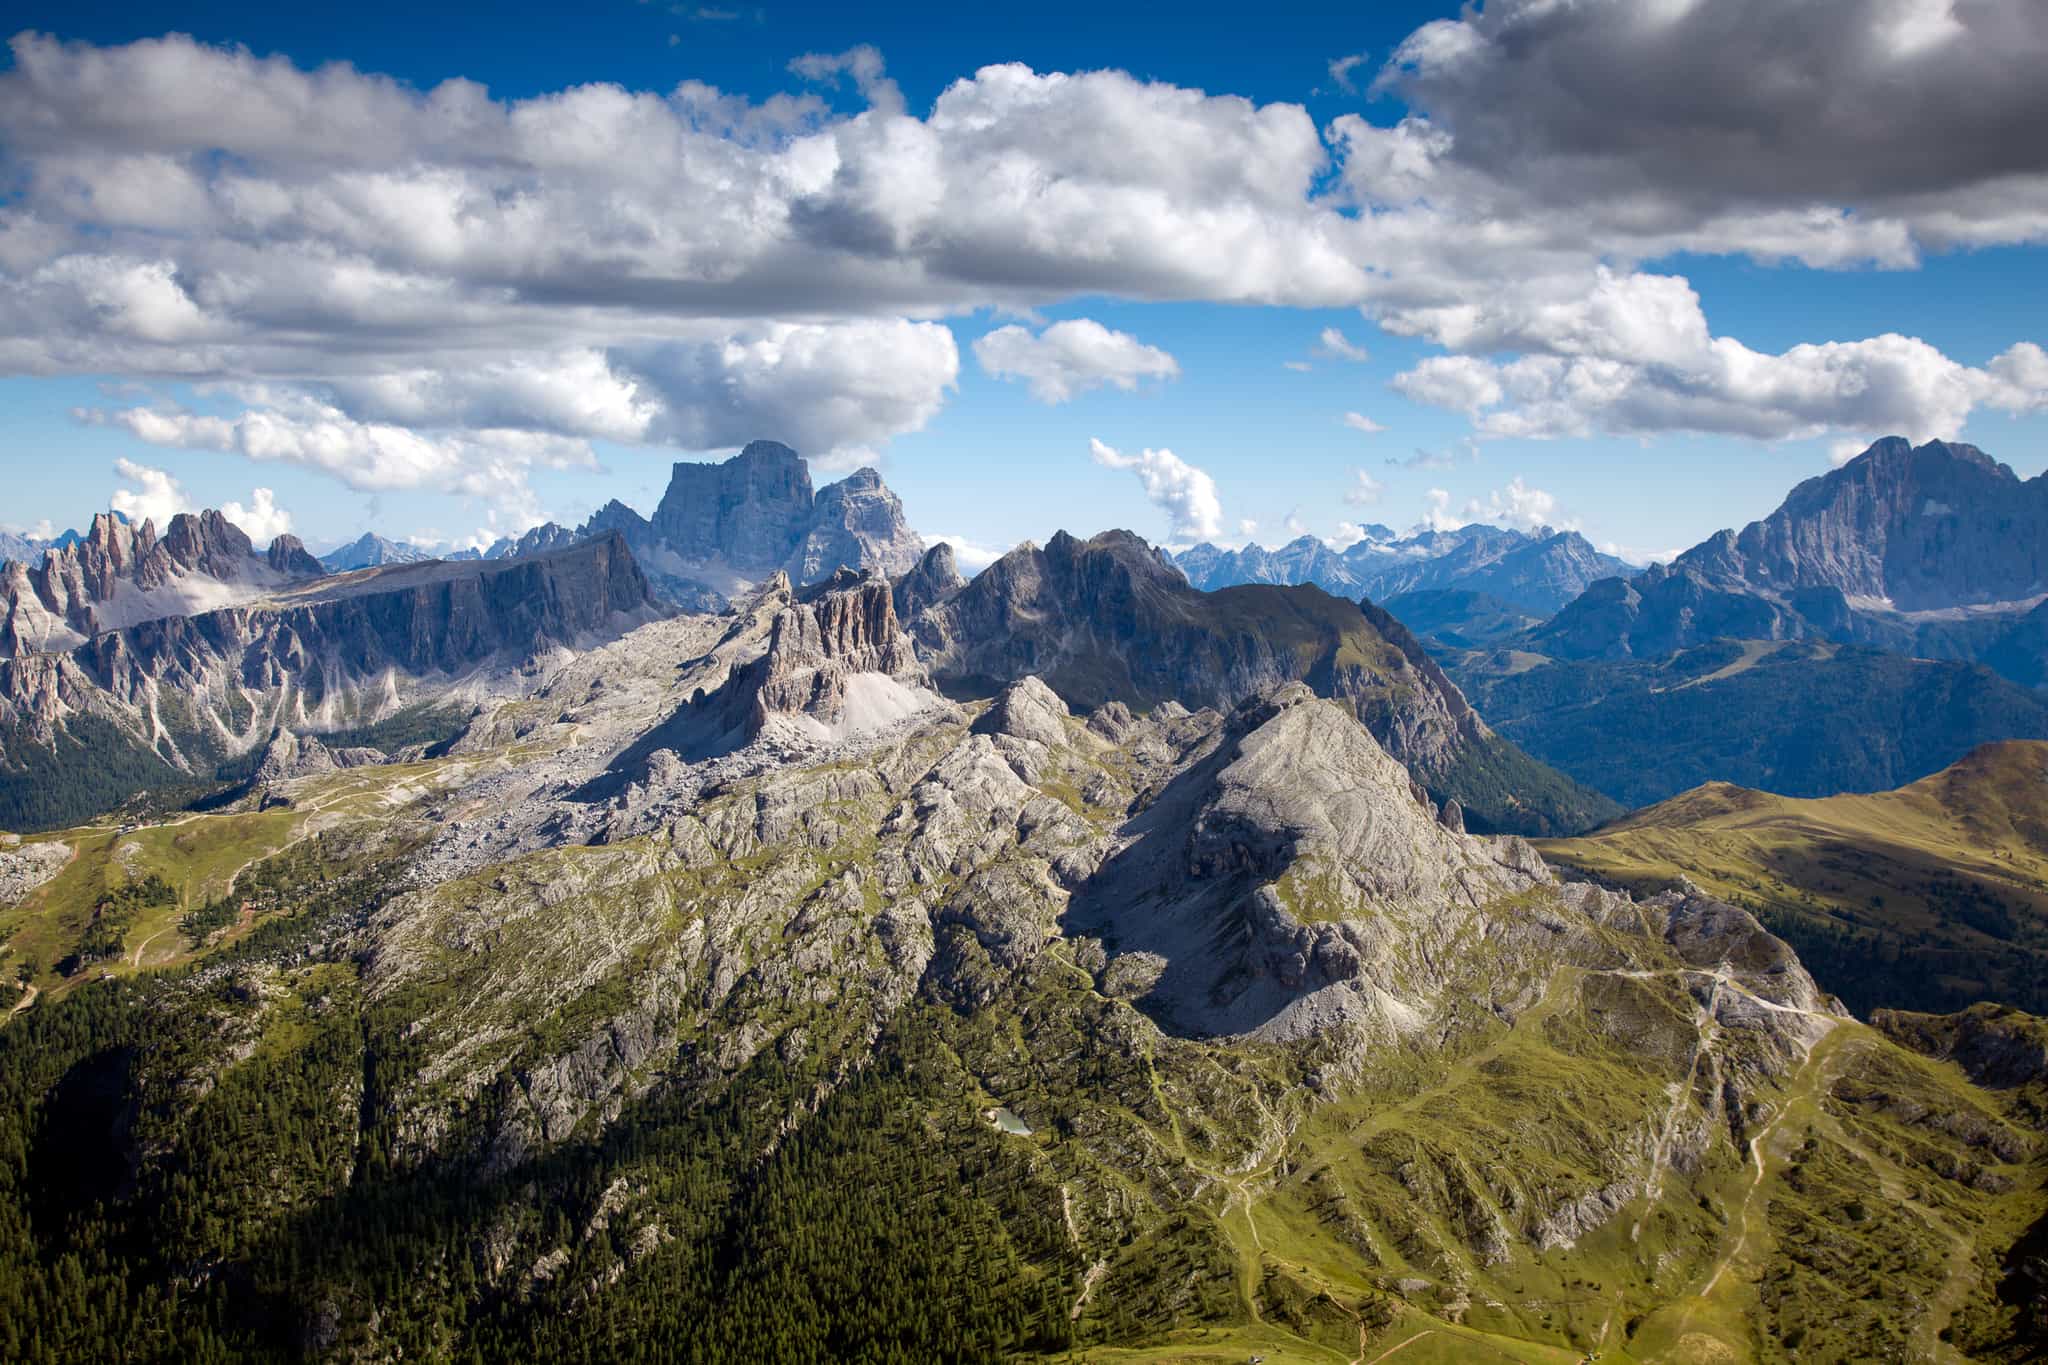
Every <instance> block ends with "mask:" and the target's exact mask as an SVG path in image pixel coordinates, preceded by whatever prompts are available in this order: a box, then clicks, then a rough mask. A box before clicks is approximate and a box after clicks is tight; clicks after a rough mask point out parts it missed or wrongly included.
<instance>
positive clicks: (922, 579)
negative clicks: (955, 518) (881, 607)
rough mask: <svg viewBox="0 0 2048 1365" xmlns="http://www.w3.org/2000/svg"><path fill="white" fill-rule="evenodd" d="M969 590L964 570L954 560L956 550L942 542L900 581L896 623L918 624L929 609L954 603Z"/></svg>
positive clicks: (898, 581)
mask: <svg viewBox="0 0 2048 1365" xmlns="http://www.w3.org/2000/svg"><path fill="white" fill-rule="evenodd" d="M966 586H967V580H966V579H965V578H962V577H961V576H960V566H959V564H958V562H957V561H956V560H955V559H954V557H953V547H952V546H951V545H949V544H947V543H946V542H945V541H943V540H942V541H940V542H939V543H938V544H936V545H934V546H932V547H931V549H929V550H926V551H925V552H924V558H922V559H920V560H918V561H917V564H916V565H915V566H914V567H913V568H911V569H910V571H909V572H907V573H905V574H904V575H903V576H902V577H900V578H898V579H897V580H896V583H895V587H894V589H893V591H894V592H895V595H896V619H898V620H899V621H906V622H907V621H911V620H914V619H916V617H917V614H918V613H919V612H921V611H923V610H924V609H925V608H927V607H936V606H939V605H941V604H942V603H946V602H950V601H952V600H953V598H954V596H955V595H956V594H958V593H959V591H960V589H962V588H964V587H966Z"/></svg>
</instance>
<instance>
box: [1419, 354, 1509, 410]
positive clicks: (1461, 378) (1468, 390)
mask: <svg viewBox="0 0 2048 1365" xmlns="http://www.w3.org/2000/svg"><path fill="white" fill-rule="evenodd" d="M1499 368H1500V367H1499V366H1497V365H1495V364H1494V363H1493V362H1491V361H1486V360H1481V359H1479V358H1478V357H1476V356H1468V355H1437V356H1430V357H1429V358H1428V359H1426V360H1424V361H1422V362H1420V363H1419V364H1417V365H1416V366H1415V367H1414V368H1413V369H1411V370H1404V371H1403V372H1401V373H1400V374H1397V375H1395V376H1394V378H1393V380H1392V384H1393V387H1394V390H1395V391H1396V392H1397V393H1400V394H1401V395H1402V396H1404V397H1406V398H1411V399H1413V400H1414V401H1416V402H1418V403H1426V404H1428V405H1429V406H1430V407H1433V408H1449V409H1450V410H1451V411H1453V412H1463V413H1469V414H1474V415H1476V414H1477V413H1478V412H1479V410H1480V409H1481V408H1488V407H1492V406H1493V405H1494V404H1496V403H1498V402H1500V401H1501V385H1500V378H1499Z"/></svg>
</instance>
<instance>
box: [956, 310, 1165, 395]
mask: <svg viewBox="0 0 2048 1365" xmlns="http://www.w3.org/2000/svg"><path fill="white" fill-rule="evenodd" d="M974 358H975V359H976V360H978V361H979V362H981V368H982V369H984V370H986V371H987V372H988V373H989V374H990V375H992V376H994V377H995V378H997V379H1022V380H1024V381H1025V382H1026V383H1028V384H1029V385H1030V388H1031V396H1032V397H1034V398H1036V399H1037V400H1038V401H1039V402H1041V403H1064V402H1066V401H1067V400H1068V399H1070V398H1073V397H1076V396H1077V395H1079V394H1082V393H1086V392H1087V391H1088V390H1090V389H1096V388H1101V387H1102V386H1103V385H1105V384H1107V385H1113V386H1114V387H1116V388H1119V389H1123V390H1125V391H1126V392H1128V391H1130V390H1132V389H1135V388H1137V387H1138V385H1139V383H1140V382H1141V381H1143V380H1146V379H1160V380H1166V379H1177V378H1179V377H1180V365H1179V363H1178V362H1177V361H1175V360H1174V358H1173V357H1172V356H1171V355H1168V354H1167V353H1166V352H1165V351H1162V350H1160V349H1159V348H1158V347H1156V346H1147V345H1146V344H1145V343H1143V342H1142V341H1139V340H1138V339H1137V338H1136V337H1134V336H1132V335H1131V334H1130V333H1128V332H1117V331H1112V330H1110V329H1109V328H1107V327H1104V326H1103V325H1102V324H1101V323H1099V322H1096V321H1094V320H1093V319H1090V318H1075V319H1072V320H1071V321H1067V322H1055V323H1053V324H1052V325H1051V326H1050V327H1047V328H1046V329H1045V330H1044V331H1042V332H1040V333H1039V334H1038V335H1036V336H1033V335H1032V334H1031V331H1030V329H1028V328H1025V327H1020V326H1017V325H1015V324H1011V325H1009V326H1006V327H998V328H996V329H995V330H994V331H992V332H990V333H989V334H988V335H986V336H984V337H982V338H981V339H980V340H978V341H976V342H975V343H974Z"/></svg>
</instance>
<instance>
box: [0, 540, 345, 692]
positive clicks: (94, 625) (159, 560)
mask: <svg viewBox="0 0 2048 1365" xmlns="http://www.w3.org/2000/svg"><path fill="white" fill-rule="evenodd" d="M280 544H281V548H280V546H279V545H273V546H272V549H271V551H270V552H269V553H267V554H263V555H259V554H257V553H256V551H255V548H254V547H253V546H252V545H251V544H250V543H249V537H248V536H246V535H244V534H243V533H242V532H241V530H240V529H239V528H238V527H236V526H235V525H234V524H233V523H232V522H230V521H228V520H227V518H225V517H223V516H222V515H221V514H220V513H219V512H215V511H210V510H209V511H205V512H200V513H196V514H195V513H189V512H181V513H179V514H178V515H177V516H175V517H173V518H171V522H170V526H169V528H168V529H167V530H166V531H165V532H164V534H163V536H162V537H161V538H159V537H158V535H157V532H156V526H155V523H154V522H148V521H145V522H144V523H143V524H142V525H141V527H139V528H138V527H135V526H133V525H131V524H130V523H129V522H128V521H126V520H125V519H123V518H121V517H118V516H116V515H115V514H113V513H111V512H103V513H101V514H100V515H98V516H96V517H94V518H93V521H92V529H91V531H90V532H89V533H88V534H87V535H85V536H84V537H82V538H80V539H79V540H77V541H75V542H73V543H72V544H69V545H65V546H63V547H61V548H53V549H50V550H48V551H46V552H45V553H44V555H43V557H42V558H41V560H40V561H39V562H37V563H34V564H23V563H18V562H13V561H10V562H8V563H7V564H6V565H5V566H4V567H0V657H5V656H8V655H19V654H27V653H32V652H36V651H42V650H63V649H69V648H71V647H73V646H75V645H77V644H79V643H80V642H81V641H84V640H86V639H89V638H91V637H92V636H94V635H97V634H99V633H100V632H102V631H109V630H120V629H123V628H125V627H128V626H133V625H136V624H139V623H141V622H144V621H152V620H158V619H161V618H164V617H170V616H185V615H191V614H193V613H195V612H200V611H205V610H208V609H210V608H214V607H219V606H222V605H225V604H227V603H230V602H236V601H246V600H250V599H252V598H255V597H260V596H261V595H263V594H264V593H266V592H268V591H270V590H272V589H275V588H278V587H281V586H283V585H285V584H288V583H291V582H295V581H299V580H302V579H306V578H312V577H317V576H318V575H319V574H320V573H321V568H320V566H319V564H318V563H317V562H315V561H313V559H312V558H311V556H309V555H307V554H306V553H305V547H304V546H303V545H300V544H299V543H298V542H297V541H296V540H295V539H292V538H290V537H282V538H281V539H280Z"/></svg>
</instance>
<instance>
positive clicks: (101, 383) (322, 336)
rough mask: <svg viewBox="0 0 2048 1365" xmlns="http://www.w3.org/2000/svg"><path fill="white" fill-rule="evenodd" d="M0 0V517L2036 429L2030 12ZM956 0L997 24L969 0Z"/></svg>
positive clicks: (1154, 484)
mask: <svg viewBox="0 0 2048 1365" xmlns="http://www.w3.org/2000/svg"><path fill="white" fill-rule="evenodd" d="M998 8H999V7H961V6H958V5H951V4H949V5H946V6H943V7H942V6H939V5H927V4H897V5H890V6H872V7H870V6H849V5H845V4H843V3H842V4H834V5H808V4H768V5H762V6H755V5H742V4H738V3H727V4H721V5H692V4H661V3H647V4H642V3H636V2H635V0H591V3H588V4H584V5H581V6H561V5H537V4H536V5H527V4H521V3H512V4H501V5H495V6H492V7H490V8H489V10H488V11H481V10H480V11H478V12H476V13H474V14H470V15H463V14H458V13H454V12H452V11H442V10H439V9H437V8H436V7H426V6H418V5H405V6H399V5H380V4H376V3H353V4H350V5H348V6H346V7H342V6H338V5H327V4H320V3H313V4H301V5H291V6H283V5H274V4H273V5H261V6H258V5H252V4H207V3H197V4H195V3H181V4H179V5H177V6H153V5H150V4H144V3H134V0H130V2H129V3H123V4H118V5H114V4H93V3H85V4H81V3H78V0H70V2H69V3H62V4H58V3H44V0H15V3H13V4H11V5H10V6H9V8H8V19H7V24H8V25H9V27H10V29H11V30H12V35H13V36H12V38H11V41H10V42H9V43H8V46H7V49H6V51H5V53H4V54H0V526H5V527H8V528H12V529H16V530H21V531H27V532H30V533H36V532H42V533H48V532H49V531H51V530H55V529H61V528H63V527H65V526H71V525H79V524H82V523H83V522H84V521H85V520H86V519H88V518H89V517H90V515H91V514H92V513H93V512H95V511H97V510H101V509H104V508H107V507H110V506H111V507H113V508H115V509H117V510H121V511H123V512H125V513H128V514H129V515H131V516H144V515H148V516H154V517H156V518H157V519H158V521H159V523H160V524H161V522H162V521H163V519H164V518H165V517H167V516H168V515H169V514H171V513H174V512H176V511H178V510H186V509H192V508H197V507H202V506H218V507H223V508H225V509H226V510H227V511H228V513H229V515H230V517H231V518H233V519H235V520H236V521H237V522H238V523H239V524H241V525H242V526H243V527H244V529H245V530H248V531H249V532H250V533H251V535H252V536H253V537H255V538H256V539H258V540H259V541H263V540H267V539H268V537H269V536H271V535H274V534H277V533H280V532H283V531H290V532H291V533H293V534H297V535H299V536H301V537H302V538H303V539H304V540H306V541H307V542H308V543H309V544H312V545H314V546H315V547H316V548H320V547H323V546H327V545H331V544H335V543H339V542H340V541H343V540H346V539H352V538H353V537H354V536H355V535H357V534H359V533H361V532H362V531H364V530H370V529H374V530H377V531H379V532H380V533H382V534H385V535H387V536H391V537H393V538H397V539H416V540H420V541H422V542H428V543H433V544H437V545H440V546H443V547H447V548H454V547H459V546H467V545H472V544H479V543H487V542H488V541H490V540H491V539H494V538H495V537H497V536H498V535H502V534H511V533H516V532H517V531H519V530H522V529H524V528H526V527H527V526H530V525H533V524H535V523H537V522H539V521H540V520H543V519H552V520H555V521H560V522H563V523H566V524H571V525H573V524H576V523H578V522H580V521H581V520H583V518H585V517H586V516H588V515H589V513H590V512H591V511H592V510H594V509H595V508H596V507H598V506H600V505H601V504H603V503H604V502H606V501H607V500H609V499H612V498H619V499H621V500H623V501H625V502H627V503H628V504H631V505H634V506H637V507H639V508H640V509H641V510H643V511H647V510H651V508H652V506H653V505H654V503H655V502H656V501H657V500H658V499H659V497H660V494H661V490H662V488H663V487H664V486H665V485H666V483H667V478H668V470H669V466H670V464H671V463H672V462H673V461H675V460H678V459H704V458H719V457H723V456H726V455H729V454H730V453H731V452H732V451H734V450H736V449H737V448H738V447H739V446H740V445H741V444H743V443H744V442H745V441H747V440H749V439H753V438H757V437H765V438H772V439H778V440H782V441H784V442H787V443H788V444H790V445H793V446H795V447H796V448H797V449H799V450H800V451H802V452H803V453H804V454H805V455H806V456H808V457H810V459H811V461H812V465H813V476H814V478H815V479H816V480H817V481H819V482H821V483H822V482H826V481H829V480H830V479H832V478H836V477H839V476H841V475H843V474H844V473H845V472H847V471H849V470H851V469H853V468H857V467H859V466H860V465H862V464H873V465H875V466H876V467H878V468H879V469H881V471H882V472H883V474H884V476H885V478H886V479H887V480H888V481H889V484H890V486H891V487H893V488H894V489H896V491H897V492H898V493H899V494H900V495H901V497H902V499H903V501H904V504H905V507H906V511H907V513H908V515H909V519H910V521H911V523H912V525H913V526H914V527H915V528H916V529H917V530H919V531H920V532H922V533H923V534H925V535H926V536H927V537H928V538H937V537H945V538H950V539H953V540H955V541H956V543H957V544H959V545H960V546H961V547H962V551H963V554H962V558H963V560H964V561H966V562H967V563H969V564H970V565H971V564H976V563H979V562H984V561H985V559H986V557H987V556H988V555H991V554H993V553H996V552H999V551H1001V550H1002V549H1004V548H1006V547H1008V546H1009V545H1011V544H1014V543H1015V542H1017V541H1019V540H1023V539H1026V538H1029V539H1034V540H1040V541H1043V540H1044V539H1045V538H1046V537H1048V536H1049V535H1050V534H1051V533H1052V532H1053V531H1054V530H1056V529H1062V528H1064V529H1067V530H1070V531H1074V532H1077V533H1087V532H1092V531H1096V530H1101V529H1105V528H1108V527H1111V526H1125V527H1129V528H1130V529H1133V530H1135V531H1137V532H1139V533H1140V534H1142V535H1144V536H1146V537H1147V538H1149V539H1152V540H1154V541H1157V542H1161V543H1168V544H1188V543H1193V542H1195V541H1198V540H1212V541H1216V542H1219V543H1229V544H1237V543H1242V542H1244V541H1246V540H1247V539H1254V540H1257V541H1259V542H1261V543H1264V544H1267V545H1277V544H1279V543H1281V542H1283V541H1286V540H1288V539H1291V538H1293V537H1294V536H1296V535H1299V534H1314V535H1317V536H1322V537H1324V538H1327V539H1330V540H1331V541H1332V543H1334V544H1337V545H1339V546H1342V545H1343V544H1345V543H1347V542H1348V541H1349V540H1351V539H1354V538H1355V537H1356V536H1357V534H1358V529H1357V528H1358V527H1360V526H1362V525H1364V524H1367V523H1374V522H1377V523H1382V524H1386V525H1389V526H1393V527H1395V528H1397V529H1402V530H1406V529H1408V528H1411V527H1414V526H1418V525H1424V524H1428V525H1438V526H1443V525H1450V524H1455V523H1458V522H1461V521H1467V520H1490V521H1497V522H1500V523H1502V524H1508V525H1519V526H1535V525H1552V526H1558V527H1570V528H1574V529H1578V530H1580V531H1582V532H1583V533H1584V534H1585V535H1586V536H1587V537H1588V538H1589V539H1591V540H1593V541H1594V542H1595V543H1596V544H1599V545H1601V546H1603V547H1604V548H1608V549H1610V550H1613V551H1614V552H1616V553H1620V554H1622V555H1624V556H1625V557H1629V558H1633V559H1636V560H1638V561H1640V560H1643V559H1647V558H1649V557H1651V556H1655V555H1668V554H1670V553H1672V552H1674V551H1676V550H1678V549H1682V548H1684V547H1685V546H1687V545H1690V544H1692V543H1694V542H1696V541H1698V540H1700V539H1702V538H1703V537H1704V536H1706V535H1708V534H1710V533H1711V532H1712V531H1714V530H1716V529H1718V528H1720V527H1722V526H1729V525H1740V524H1742V523H1743V522H1746V521H1748V520H1751V519H1753V518H1755V517H1758V516H1761V515H1763V514H1764V513H1766V512H1768V511H1769V510H1770V509H1771V508H1772V507H1773V506H1775V505H1776V504H1777V503H1778V501H1780V499H1782V497H1783V496H1784V494H1785V492H1786V491H1787V490H1789V489H1790V487H1791V486H1792V485H1793V484H1795V483H1797V482H1798V481H1800V480H1802V479H1805V478H1809V477H1812V476H1814V475H1817V474H1820V473H1824V472H1825V471H1826V470H1827V469H1828V468H1829V467H1830V465H1831V464H1832V463H1838V462H1839V461H1841V460H1842V459H1845V458H1847V457H1848V456H1850V455H1853V454H1854V453H1855V452H1856V451H1858V450H1860V449H1862V448H1863V447H1864V446H1865V445H1867V444H1868V443H1869V442H1870V441H1871V440H1873V439H1875V438H1877V437H1879V436H1884V435H1890V434H1899V435H1905V436H1908V437H1911V438H1913V439H1915V440H1924V439H1931V438H1942V439H1962V440H1967V441H1970V442H1973V443H1975V444H1977V445H1980V446H1982V447H1983V448H1984V449H1986V450H1987V451H1989V452H1990V453H1991V454H1992V455H1993V456H1995V457H1996V458H1998V459H2001V460H2003V461H2005V462H2006V463H2008V464H2010V465H2011V466H2012V467H2013V468H2014V469H2015V470H2016V471H2018V472H2019V473H2020V474H2022V475H2024V476H2029V477H2031V476H2033V475H2035V474H2038V473H2040V472H2042V470H2043V469H2044V467H2048V443H2044V440H2043V437H2044V434H2048V352H2044V351H2043V350H2042V348H2041V346H2040V344H2039V343H2040V342H2041V341H2043V340H2048V338H2043V336H2042V332H2043V330H2044V324H2043V322H2042V310H2041V301H2042V300H2043V299H2044V298H2048V140H2044V139H2042V138H2041V137H2040V136H2039V130H2040V129H2041V128H2043V127H2048V82H2042V81H2040V80H2039V78H2038V73H2039V71H2040V70H2041V69H2042V67H2043V64H2044V61H2048V6H2044V5H2042V4H2040V3H2038V0H1805V3H1802V4H1800V5H1793V6H1788V5H1785V4H1783V3H1782V0H1575V2H1574V0H1487V3H1485V4H1484V5H1480V4H1470V5H1466V6H1463V7H1459V6H1456V5H1452V4H1411V5H1397V4H1386V5H1376V6H1352V7H1348V8H1349V9H1350V10H1351V11H1353V12H1352V13H1338V12H1336V7H1331V6H1328V5H1326V4H1318V5H1297V4H1288V3H1268V4H1265V5H1262V6H1259V7H1258V8H1257V10H1256V13H1253V12H1251V11H1247V10H1246V9H1245V8H1244V7H1243V6H1227V7H1226V6H1220V5H1219V6H1213V7H1204V6H1201V5H1194V6H1181V7H1177V8H1176V10H1175V16H1174V21H1173V22H1171V23H1162V22H1160V21H1159V18H1158V15H1159V11H1158V10H1157V8H1156V7H1151V6H1142V7H1141V6H1132V7H1119V6H1116V5H1113V4H1108V3H1091V4H1088V5H1086V6H1083V5H1078V4H1040V5H1033V6H1029V7H1008V8H1004V9H1001V11H1000V12H996V11H997V9H998ZM984 10H986V11H988V12H983V11H984Z"/></svg>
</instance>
